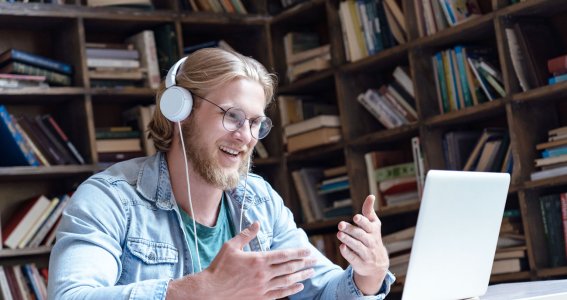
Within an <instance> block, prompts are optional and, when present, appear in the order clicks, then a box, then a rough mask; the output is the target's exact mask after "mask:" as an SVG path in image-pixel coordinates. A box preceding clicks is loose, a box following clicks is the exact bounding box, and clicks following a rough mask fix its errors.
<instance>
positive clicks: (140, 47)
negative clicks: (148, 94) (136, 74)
mask: <svg viewBox="0 0 567 300" xmlns="http://www.w3.org/2000/svg"><path fill="white" fill-rule="evenodd" d="M126 41H127V42H130V43H132V44H133V45H134V46H135V47H136V49H137V51H138V52H139V53H140V56H141V57H140V66H141V67H142V68H144V69H146V70H147V76H146V85H147V86H148V87H149V88H152V89H158V88H159V85H160V83H161V76H160V70H159V64H158V54H157V48H156V39H155V35H154V32H153V31H151V30H144V31H141V32H139V33H137V34H135V35H133V36H131V37H129V38H127V39H126Z"/></svg>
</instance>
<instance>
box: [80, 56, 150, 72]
mask: <svg viewBox="0 0 567 300" xmlns="http://www.w3.org/2000/svg"><path fill="white" fill-rule="evenodd" d="M87 66H88V67H89V68H98V67H103V68H124V69H132V68H139V67H140V61H139V60H133V59H112V58H87Z"/></svg>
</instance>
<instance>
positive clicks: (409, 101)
mask: <svg viewBox="0 0 567 300" xmlns="http://www.w3.org/2000/svg"><path fill="white" fill-rule="evenodd" d="M393 77H394V79H395V80H393V81H390V82H389V83H386V84H383V85H382V86H381V87H380V88H379V89H372V88H371V89H368V90H367V91H366V92H365V93H361V94H359V95H358V96H357V98H356V99H357V101H358V102H359V103H360V104H362V106H364V107H365V108H366V109H367V110H368V112H370V114H372V115H373V116H374V117H375V118H376V119H377V120H378V121H379V122H380V123H381V124H382V125H383V126H384V127H385V128H388V129H391V128H395V127H399V126H402V125H406V124H410V123H414V122H416V121H417V119H418V116H417V111H416V109H415V107H416V103H415V94H414V90H413V82H412V79H411V77H409V76H408V72H407V71H406V70H404V68H402V67H397V68H396V69H395V70H394V72H393Z"/></svg>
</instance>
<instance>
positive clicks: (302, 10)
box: [271, 0, 325, 25]
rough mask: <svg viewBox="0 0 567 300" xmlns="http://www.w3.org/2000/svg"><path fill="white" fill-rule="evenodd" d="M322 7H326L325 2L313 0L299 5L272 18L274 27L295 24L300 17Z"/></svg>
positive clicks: (323, 0)
mask: <svg viewBox="0 0 567 300" xmlns="http://www.w3.org/2000/svg"><path fill="white" fill-rule="evenodd" d="M321 5H325V0H312V1H305V2H302V3H299V4H297V5H294V6H292V7H290V8H288V9H286V10H284V11H282V12H281V13H280V14H278V15H276V16H274V17H272V18H271V23H272V24H273V25H279V23H285V22H293V21H295V20H294V19H296V18H297V17H298V16H301V15H303V14H307V13H309V12H310V11H311V10H312V9H314V8H316V7H318V6H321Z"/></svg>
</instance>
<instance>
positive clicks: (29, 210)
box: [2, 195, 51, 249]
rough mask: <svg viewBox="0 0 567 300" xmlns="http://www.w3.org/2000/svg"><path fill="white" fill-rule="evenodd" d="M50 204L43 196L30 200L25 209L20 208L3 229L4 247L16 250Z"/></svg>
mask: <svg viewBox="0 0 567 300" xmlns="http://www.w3.org/2000/svg"><path fill="white" fill-rule="evenodd" d="M50 203H51V200H49V199H48V198H47V197H45V196H43V195H41V196H39V197H36V198H34V199H31V200H28V201H27V202H26V203H25V204H24V206H23V207H21V208H19V209H18V210H17V211H16V213H15V214H14V215H13V216H12V217H11V218H10V220H9V221H8V223H6V226H4V227H3V228H2V242H3V243H4V246H6V247H8V248H11V249H16V248H17V247H18V244H19V243H20V241H21V240H22V238H23V237H24V236H25V235H26V234H27V232H28V230H29V229H30V228H31V227H32V226H33V225H34V222H36V221H37V220H38V219H39V216H41V214H42V213H43V212H44V211H45V210H46V209H47V207H48V206H49V204H50Z"/></svg>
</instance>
